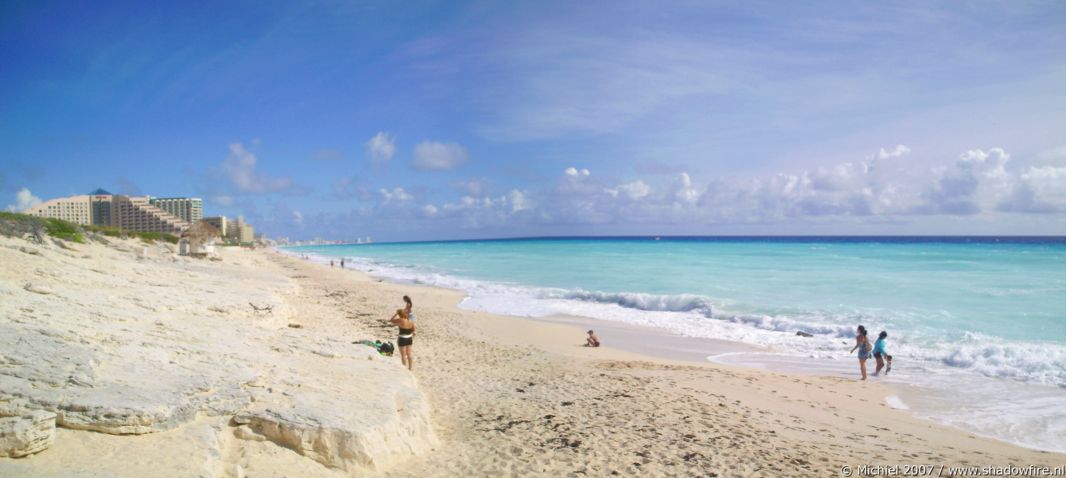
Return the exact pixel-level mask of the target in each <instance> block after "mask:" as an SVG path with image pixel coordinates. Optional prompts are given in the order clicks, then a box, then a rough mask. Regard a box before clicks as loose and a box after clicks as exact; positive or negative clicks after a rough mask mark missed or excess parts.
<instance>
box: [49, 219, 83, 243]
mask: <svg viewBox="0 0 1066 478" xmlns="http://www.w3.org/2000/svg"><path fill="white" fill-rule="evenodd" d="M44 228H45V230H46V231H48V235H49V236H52V237H58V238H60V239H63V240H66V241H73V242H77V243H78V244H84V243H85V238H84V237H83V236H82V234H81V232H82V231H81V228H80V227H78V225H77V224H74V223H73V222H68V221H64V220H62V219H53V218H47V219H45V220H44Z"/></svg>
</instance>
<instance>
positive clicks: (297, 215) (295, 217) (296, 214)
mask: <svg viewBox="0 0 1066 478" xmlns="http://www.w3.org/2000/svg"><path fill="white" fill-rule="evenodd" d="M292 222H294V223H296V224H297V225H302V224H303V223H304V214H303V213H302V212H300V211H295V210H294V211H293V212H292Z"/></svg>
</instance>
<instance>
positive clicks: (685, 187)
mask: <svg viewBox="0 0 1066 478" xmlns="http://www.w3.org/2000/svg"><path fill="white" fill-rule="evenodd" d="M700 194H701V193H700V191H699V190H698V189H696V188H694V187H693V186H692V178H690V177H689V175H688V173H681V174H679V175H678V176H677V184H676V186H675V189H674V197H675V198H677V200H678V201H681V202H683V203H688V204H694V203H695V202H696V201H698V200H699V199H700Z"/></svg>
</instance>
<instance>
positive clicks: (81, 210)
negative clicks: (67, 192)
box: [25, 195, 93, 225]
mask: <svg viewBox="0 0 1066 478" xmlns="http://www.w3.org/2000/svg"><path fill="white" fill-rule="evenodd" d="M25 213H26V214H29V215H31V216H38V217H50V218H55V219H62V220H64V221H70V222H73V223H75V224H82V225H88V224H92V223H93V222H92V220H93V214H92V203H91V200H90V197H89V196H88V195H82V196H71V197H66V198H58V199H49V200H48V201H45V202H43V203H41V204H38V205H36V206H34V207H31V208H29V209H27V210H26V211H25Z"/></svg>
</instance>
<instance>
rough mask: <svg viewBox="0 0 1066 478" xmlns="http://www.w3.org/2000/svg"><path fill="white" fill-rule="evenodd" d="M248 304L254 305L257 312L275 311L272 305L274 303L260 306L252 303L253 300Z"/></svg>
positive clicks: (253, 307)
mask: <svg viewBox="0 0 1066 478" xmlns="http://www.w3.org/2000/svg"><path fill="white" fill-rule="evenodd" d="M248 305H250V306H252V309H253V310H255V311H256V312H273V311H274V306H272V305H265V306H262V307H260V306H257V305H255V304H253V303H251V302H249V303H248Z"/></svg>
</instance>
